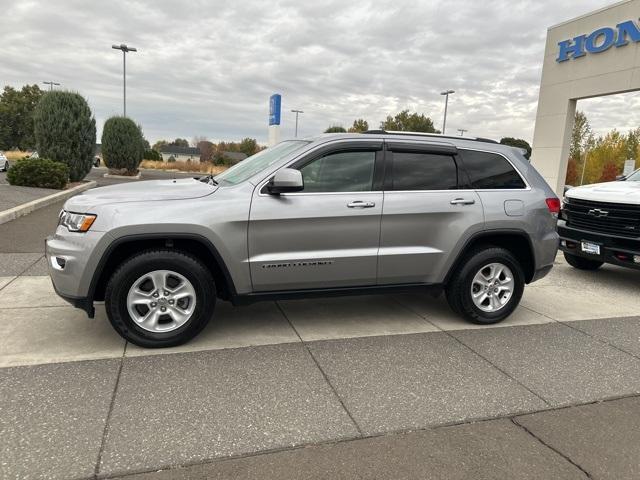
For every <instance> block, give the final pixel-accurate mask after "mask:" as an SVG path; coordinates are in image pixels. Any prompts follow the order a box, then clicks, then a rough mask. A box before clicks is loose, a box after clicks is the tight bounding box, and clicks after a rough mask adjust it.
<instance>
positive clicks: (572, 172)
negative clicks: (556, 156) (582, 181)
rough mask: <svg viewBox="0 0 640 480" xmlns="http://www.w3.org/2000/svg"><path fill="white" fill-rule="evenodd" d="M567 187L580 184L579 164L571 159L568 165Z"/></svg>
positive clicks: (565, 181)
mask: <svg viewBox="0 0 640 480" xmlns="http://www.w3.org/2000/svg"><path fill="white" fill-rule="evenodd" d="M564 183H565V185H571V186H575V185H577V183H578V162H576V161H575V160H574V159H573V158H570V159H569V163H568V164H567V176H566V177H565V180H564Z"/></svg>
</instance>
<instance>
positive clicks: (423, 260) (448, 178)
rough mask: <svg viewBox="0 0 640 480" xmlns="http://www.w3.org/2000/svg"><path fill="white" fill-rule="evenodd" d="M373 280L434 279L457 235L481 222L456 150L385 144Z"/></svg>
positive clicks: (475, 197) (440, 273) (476, 199)
mask: <svg viewBox="0 0 640 480" xmlns="http://www.w3.org/2000/svg"><path fill="white" fill-rule="evenodd" d="M385 162H386V165H387V167H386V172H385V184H384V209H383V212H382V223H381V232H380V251H379V255H378V283H379V284H381V285H386V284H404V283H439V282H441V281H442V280H443V278H444V274H445V273H444V267H445V263H446V262H447V260H448V258H449V255H450V253H451V251H452V250H454V248H455V247H456V245H457V244H458V242H459V241H460V239H461V238H463V236H465V235H469V234H470V233H474V232H476V231H480V230H482V228H483V224H484V213H483V209H482V203H481V201H480V198H479V196H478V194H477V193H476V192H475V191H473V190H472V189H469V188H468V185H467V179H466V175H465V174H464V172H463V170H462V168H461V167H460V165H459V164H460V160H459V158H458V155H457V149H456V148H455V147H454V146H451V145H446V144H437V145H436V144H427V143H416V142H407V141H405V142H403V141H391V142H387V143H386V160H385Z"/></svg>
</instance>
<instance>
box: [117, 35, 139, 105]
mask: <svg viewBox="0 0 640 480" xmlns="http://www.w3.org/2000/svg"><path fill="white" fill-rule="evenodd" d="M111 48H113V49H114V50H122V101H123V105H124V116H125V117H126V116H127V52H137V51H138V49H137V48H133V47H127V46H126V45H125V44H124V43H122V44H120V45H111Z"/></svg>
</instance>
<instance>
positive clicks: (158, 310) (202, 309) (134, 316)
mask: <svg viewBox="0 0 640 480" xmlns="http://www.w3.org/2000/svg"><path fill="white" fill-rule="evenodd" d="M215 300H216V297H215V286H214V281H213V277H212V276H211V273H210V272H209V270H208V269H207V268H206V267H205V266H204V265H203V264H202V262H200V261H199V260H198V259H196V258H194V257H192V256H190V255H188V254H186V253H183V252H179V251H174V250H153V251H148V252H143V253H140V254H138V255H136V256H134V257H131V258H130V259H128V260H127V261H125V262H124V263H123V264H122V265H121V266H120V267H119V268H118V269H117V270H116V271H115V273H114V274H113V275H112V276H111V278H110V280H109V283H108V284H107V289H106V292H105V306H106V309H107V315H108V317H109V320H110V321H111V324H112V325H113V327H114V328H115V329H116V331H117V332H118V333H119V334H120V335H122V337H124V338H125V339H126V340H128V341H130V342H131V343H135V344H136V345H139V346H141V347H146V348H158V347H172V346H176V345H180V344H183V343H185V342H187V341H188V340H190V339H191V338H193V337H194V336H195V335H197V334H198V333H199V332H200V331H201V330H202V329H203V328H204V327H205V325H206V324H207V323H208V321H209V319H210V318H211V316H212V313H213V308H214V306H215Z"/></svg>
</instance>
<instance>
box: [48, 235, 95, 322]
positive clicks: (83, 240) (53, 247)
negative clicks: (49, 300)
mask: <svg viewBox="0 0 640 480" xmlns="http://www.w3.org/2000/svg"><path fill="white" fill-rule="evenodd" d="M104 235H105V233H104V232H92V231H89V232H86V233H74V232H69V231H67V229H66V228H64V227H60V226H58V228H57V230H56V233H55V234H54V235H52V236H49V237H47V239H46V240H45V258H46V260H47V266H48V267H49V275H50V276H51V281H52V283H53V288H54V290H55V292H56V293H57V294H58V295H59V296H60V297H62V298H63V299H64V300H66V301H67V302H69V303H70V304H71V305H73V306H74V307H77V308H81V309H82V310H84V311H85V312H87V314H88V315H89V317H91V318H93V314H94V309H93V301H92V299H91V298H89V283H90V279H91V277H92V271H91V270H92V265H93V263H94V261H93V260H94V259H93V254H94V253H95V251H96V246H97V245H98V244H99V242H100V240H101V239H102V238H103V237H104Z"/></svg>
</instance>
